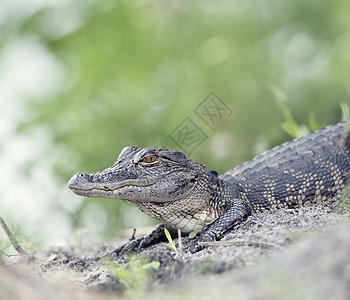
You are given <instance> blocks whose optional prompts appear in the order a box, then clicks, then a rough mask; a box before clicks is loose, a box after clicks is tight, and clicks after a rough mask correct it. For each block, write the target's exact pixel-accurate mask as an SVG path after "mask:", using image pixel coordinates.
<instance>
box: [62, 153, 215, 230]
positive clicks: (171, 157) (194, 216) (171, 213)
mask: <svg viewBox="0 0 350 300" xmlns="http://www.w3.org/2000/svg"><path fill="white" fill-rule="evenodd" d="M68 187H69V188H70V189H71V190H72V191H73V192H74V193H76V194H78V195H80V196H85V197H101V198H115V199H120V200H128V201H130V202H132V203H133V204H135V205H136V206H137V207H138V208H139V209H141V210H142V211H143V212H145V213H146V214H148V215H149V216H151V217H154V218H156V219H158V220H162V221H164V222H167V223H168V224H171V225H172V226H174V227H176V228H178V229H180V230H181V231H183V232H185V233H186V232H191V231H193V230H201V229H202V228H203V227H204V226H205V225H206V224H208V223H210V222H212V221H213V220H215V219H216V218H217V217H218V213H220V208H218V205H220V203H221V202H220V201H219V200H220V197H219V195H220V192H221V188H222V186H221V184H220V180H219V178H218V174H217V173H216V172H215V171H207V169H206V167H205V166H204V165H203V164H198V163H196V162H195V161H194V160H192V159H190V158H187V157H186V155H185V154H183V153H181V152H178V151H174V150H165V149H154V148H137V147H134V146H132V147H125V148H124V149H123V150H122V152H121V153H120V155H119V157H118V160H117V161H116V162H115V163H114V165H113V166H111V167H109V168H107V169H105V170H103V171H99V172H95V173H92V174H83V173H77V174H75V175H74V176H73V177H72V178H71V179H70V181H69V182H68ZM215 199H216V200H217V201H214V200H215Z"/></svg>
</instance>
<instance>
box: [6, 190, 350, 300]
mask: <svg viewBox="0 0 350 300" xmlns="http://www.w3.org/2000/svg"><path fill="white" fill-rule="evenodd" d="M339 199H340V197H338V198H336V199H333V200H332V201H330V202H327V203H323V204H315V205H309V206H305V207H301V208H298V209H290V210H276V211H269V212H267V213H260V214H255V215H253V216H251V217H250V218H249V219H248V220H247V222H245V223H244V224H242V225H240V226H239V227H237V228H235V229H234V230H232V231H231V232H229V233H228V234H226V235H225V237H224V238H223V239H222V240H221V241H220V242H218V243H215V244H214V245H211V246H208V247H207V248H205V249H204V250H203V251H200V252H198V253H195V254H190V253H182V252H181V250H180V249H179V246H178V240H177V239H174V242H175V245H176V247H177V250H178V253H177V254H176V253H175V252H174V251H172V250H170V249H169V248H168V247H166V246H164V245H162V244H157V245H154V246H152V247H149V248H147V249H144V250H143V251H141V252H140V253H137V254H135V255H123V256H121V257H114V256H113V255H110V253H111V252H113V249H115V247H117V246H118V245H121V244H122V243H124V242H125V241H126V240H121V239H118V240H116V241H113V242H111V243H108V244H105V245H84V246H82V245H79V246H78V245H75V246H72V247H66V248H55V247H53V248H52V249H50V250H48V251H43V252H33V253H30V255H31V257H30V258H28V257H25V256H21V257H18V258H17V259H16V260H11V261H8V262H6V264H5V266H4V267H2V268H0V296H1V295H3V297H0V299H26V300H27V299H55V298H57V299H90V298H91V299H111V298H115V297H119V296H121V295H123V297H124V298H126V299H128V298H135V297H136V298H138V297H139V296H140V295H145V294H146V295H147V296H149V297H152V298H153V299H163V298H164V297H165V296H166V297H167V298H169V299H172V298H174V299H178V298H181V299H189V298H194V297H196V298H198V297H200V298H201V299H213V297H215V298H226V297H227V296H228V295H234V296H235V299H257V298H259V299H273V298H275V299H330V298H332V299H339V300H340V299H348V298H347V297H348V295H350V213H349V212H348V210H347V209H346V208H345V206H344V203H343V201H340V200H339ZM343 199H344V198H343ZM181 241H182V244H183V245H186V244H187V243H188V242H190V241H191V240H190V239H189V238H187V237H185V238H184V237H183V238H182V239H181Z"/></svg>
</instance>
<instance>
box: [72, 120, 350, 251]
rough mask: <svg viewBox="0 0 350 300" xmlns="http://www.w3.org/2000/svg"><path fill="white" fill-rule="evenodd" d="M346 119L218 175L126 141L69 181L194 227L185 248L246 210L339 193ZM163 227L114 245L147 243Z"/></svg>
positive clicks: (348, 146)
mask: <svg viewBox="0 0 350 300" xmlns="http://www.w3.org/2000/svg"><path fill="white" fill-rule="evenodd" d="M348 125H349V124H347V123H345V122H342V123H338V124H335V125H330V126H328V127H326V128H323V129H320V130H317V131H315V132H312V133H310V134H308V135H306V136H304V137H301V138H297V139H294V140H292V141H289V142H287V143H284V144H282V145H281V146H278V147H275V148H273V149H272V150H270V151H266V152H264V153H263V154H261V155H259V156H257V157H255V158H254V159H252V160H250V161H247V162H245V163H243V164H242V165H240V166H237V167H236V168H234V169H233V170H230V171H228V172H226V173H225V174H223V175H221V176H218V174H217V173H216V172H215V171H208V170H207V169H206V167H205V166H204V165H203V164H198V163H196V162H195V161H194V160H192V159H190V158H187V157H186V156H185V155H184V154H183V153H181V152H178V151H174V150H164V149H154V148H144V149H142V148H137V147H134V146H132V147H126V148H124V149H123V150H122V152H121V154H120V155H119V158H118V160H117V162H116V163H115V164H114V165H113V166H111V167H110V168H107V169H105V170H103V171H99V172H95V173H93V174H83V173H78V174H76V175H74V176H73V177H72V178H71V180H70V181H69V183H68V186H69V188H70V189H72V191H73V192H74V193H76V194H78V195H81V196H86V197H102V198H114V199H121V200H128V201H130V202H132V203H133V204H135V205H136V206H137V207H138V208H139V209H141V210H142V211H143V212H145V213H146V214H148V215H150V216H151V217H154V218H156V219H159V220H162V221H164V222H165V223H166V224H168V225H170V227H171V228H176V229H179V230H181V231H182V232H183V233H184V234H188V233H190V232H192V231H199V232H201V234H200V236H199V238H198V239H197V240H196V242H195V243H194V245H192V247H191V249H189V250H190V251H198V250H200V249H201V248H202V245H201V243H202V242H207V241H212V240H215V239H218V238H220V236H222V235H223V234H224V233H225V232H226V231H228V230H230V229H231V228H233V227H234V226H235V225H236V224H238V223H239V222H242V221H243V220H245V219H246V218H247V217H248V216H249V215H250V214H251V213H252V212H260V211H264V210H268V209H281V208H293V207H298V206H300V205H304V204H308V203H315V202H320V201H325V200H328V199H331V198H333V197H334V196H335V195H337V194H339V193H340V192H341V191H342V190H343V189H344V185H345V183H346V180H347V179H348V177H349V172H350V134H349V126H348ZM162 233H163V227H159V228H157V229H156V230H155V231H154V232H153V233H151V234H150V235H149V236H147V237H145V238H141V239H138V240H134V241H131V242H130V243H128V244H126V245H125V246H123V247H121V248H119V249H117V250H116V252H117V253H121V252H124V251H127V250H131V249H134V248H142V247H146V246H147V245H149V244H150V243H153V242H154V240H155V238H158V237H159V236H161V235H162Z"/></svg>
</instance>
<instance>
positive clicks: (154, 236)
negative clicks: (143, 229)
mask: <svg viewBox="0 0 350 300" xmlns="http://www.w3.org/2000/svg"><path fill="white" fill-rule="evenodd" d="M164 228H167V229H168V231H169V232H171V234H172V235H174V234H176V235H177V230H176V229H174V228H173V227H171V226H169V225H167V224H159V225H157V227H156V228H155V229H154V230H152V231H151V232H150V233H149V234H147V235H146V236H143V237H140V238H138V239H133V240H131V241H130V242H128V243H126V244H124V245H122V246H120V247H118V248H117V249H115V250H114V251H113V252H112V253H111V255H112V256H115V255H116V256H120V255H123V254H124V253H126V252H129V251H140V250H141V249H143V248H146V247H148V246H151V245H154V244H156V243H159V242H162V241H163V242H165V241H166V236H165V232H164Z"/></svg>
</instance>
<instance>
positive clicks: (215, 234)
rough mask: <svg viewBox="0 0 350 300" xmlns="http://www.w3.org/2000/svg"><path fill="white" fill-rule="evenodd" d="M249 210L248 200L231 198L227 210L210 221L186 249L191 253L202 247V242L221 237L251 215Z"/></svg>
mask: <svg viewBox="0 0 350 300" xmlns="http://www.w3.org/2000/svg"><path fill="white" fill-rule="evenodd" d="M251 212H252V208H251V207H250V205H249V203H248V202H246V201H243V200H240V199H233V200H231V202H230V204H229V208H228V209H227V211H226V212H225V213H224V214H223V215H222V216H221V217H219V218H218V219H216V220H215V221H214V222H213V223H211V224H210V225H209V226H208V227H207V228H206V229H205V230H204V231H203V232H202V234H201V235H200V236H199V238H198V239H197V240H196V241H195V242H194V243H193V244H192V245H190V246H189V247H188V250H189V251H190V252H192V253H195V252H198V251H200V250H202V249H203V248H204V245H203V243H205V242H211V241H215V240H218V239H220V238H222V236H223V235H224V234H225V233H226V232H227V231H229V230H230V229H232V228H233V227H235V226H236V225H237V224H239V223H241V222H243V221H245V220H246V219H247V218H248V217H249V216H250V215H251Z"/></svg>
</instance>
